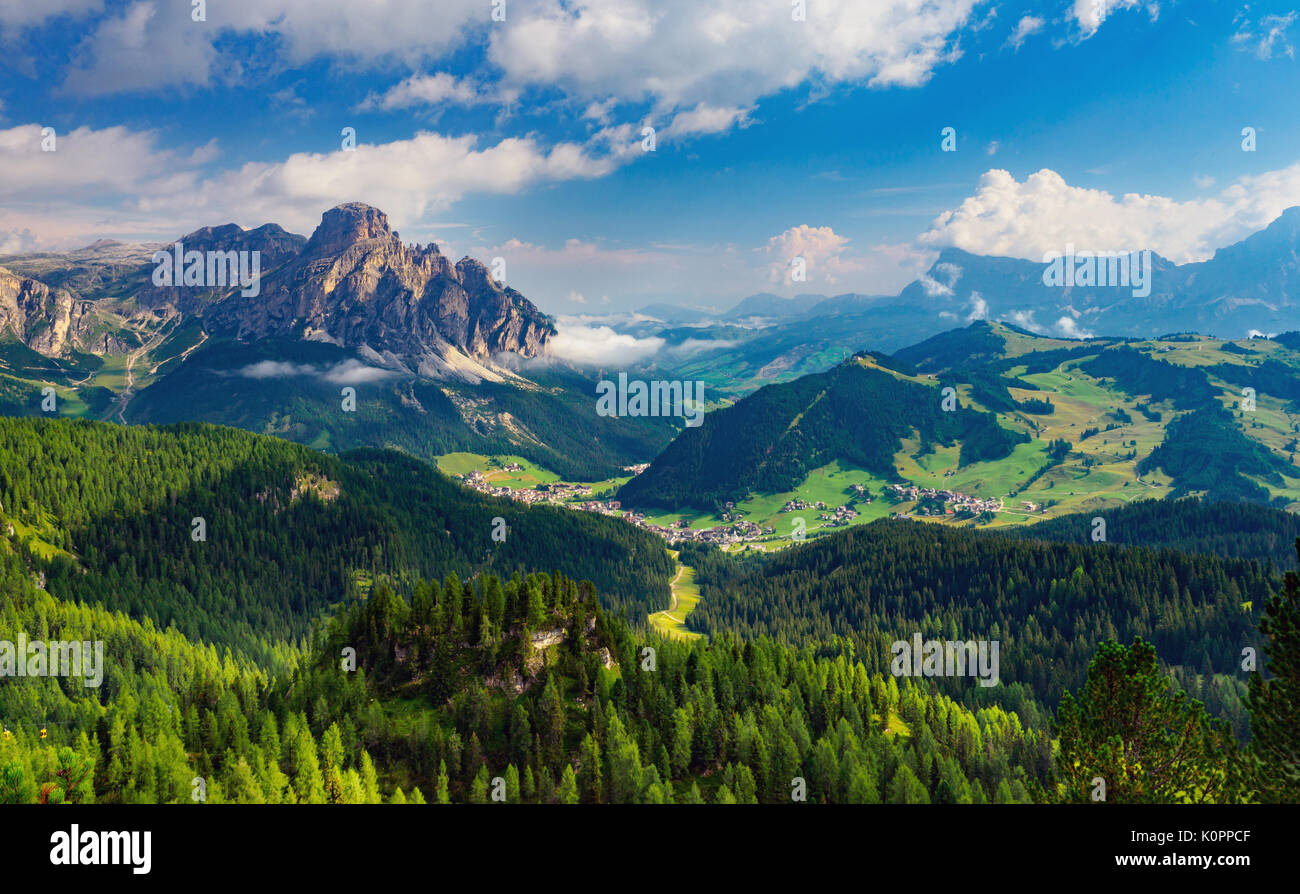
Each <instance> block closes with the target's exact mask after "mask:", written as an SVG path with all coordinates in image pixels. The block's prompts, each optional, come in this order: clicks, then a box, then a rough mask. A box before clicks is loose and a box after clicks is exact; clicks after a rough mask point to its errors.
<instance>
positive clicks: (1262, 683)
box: [1248, 540, 1300, 804]
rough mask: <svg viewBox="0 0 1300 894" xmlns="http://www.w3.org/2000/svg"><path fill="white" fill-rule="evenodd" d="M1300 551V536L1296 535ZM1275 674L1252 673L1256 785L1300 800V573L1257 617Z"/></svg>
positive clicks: (1265, 793) (1269, 795)
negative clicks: (1265, 675) (1258, 617)
mask: <svg viewBox="0 0 1300 894" xmlns="http://www.w3.org/2000/svg"><path fill="white" fill-rule="evenodd" d="M1296 553H1297V554H1298V555H1300V540H1297V541H1296ZM1259 630H1260V633H1262V634H1264V635H1265V636H1266V637H1268V643H1267V645H1265V647H1264V651H1265V652H1266V654H1267V655H1268V662H1267V665H1266V666H1267V669H1268V672H1269V673H1270V674H1271V675H1272V678H1271V679H1269V680H1265V679H1264V678H1263V675H1262V674H1258V673H1256V674H1254V675H1252V676H1251V678H1250V699H1249V705H1248V706H1249V708H1250V732H1251V746H1250V747H1251V756H1252V758H1253V763H1254V769H1255V777H1256V779H1255V785H1256V788H1257V789H1258V791H1259V794H1260V797H1261V799H1262V800H1264V801H1268V802H1285V803H1290V804H1294V803H1297V802H1300V574H1298V573H1296V572H1294V571H1289V572H1287V575H1286V581H1285V585H1284V587H1283V589H1282V592H1281V593H1279V594H1277V595H1275V596H1273V597H1272V598H1271V599H1269V601H1268V603H1267V604H1266V606H1265V609H1264V616H1263V617H1262V618H1260V621H1259Z"/></svg>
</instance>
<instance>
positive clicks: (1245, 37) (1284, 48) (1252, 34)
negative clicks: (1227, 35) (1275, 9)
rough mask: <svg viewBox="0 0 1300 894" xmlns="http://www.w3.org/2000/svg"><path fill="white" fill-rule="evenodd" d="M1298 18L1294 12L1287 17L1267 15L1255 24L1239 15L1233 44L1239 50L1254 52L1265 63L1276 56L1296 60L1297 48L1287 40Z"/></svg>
mask: <svg viewBox="0 0 1300 894" xmlns="http://www.w3.org/2000/svg"><path fill="white" fill-rule="evenodd" d="M1296 18H1297V14H1296V13H1295V12H1294V11H1292V12H1289V13H1287V14H1286V15H1266V16H1264V17H1262V18H1261V19H1260V20H1259V22H1258V23H1253V22H1251V21H1250V20H1249V19H1246V18H1244V17H1243V15H1242V14H1239V15H1238V19H1237V21H1236V23H1235V24H1236V25H1237V32H1236V33H1235V34H1233V35H1232V42H1233V43H1234V44H1236V45H1237V47H1238V48H1239V49H1242V50H1248V51H1252V52H1254V54H1255V57H1256V58H1257V59H1260V60H1262V61H1264V62H1267V61H1268V60H1270V59H1272V58H1273V56H1274V54H1277V55H1282V56H1286V57H1287V58H1288V59H1294V58H1295V47H1294V46H1292V45H1291V43H1290V41H1288V40H1287V32H1288V31H1290V29H1291V25H1292V24H1294V22H1295V20H1296Z"/></svg>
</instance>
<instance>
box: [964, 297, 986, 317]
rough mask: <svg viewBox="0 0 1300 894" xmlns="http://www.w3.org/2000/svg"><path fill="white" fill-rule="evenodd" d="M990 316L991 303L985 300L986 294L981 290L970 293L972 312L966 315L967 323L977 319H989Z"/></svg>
mask: <svg viewBox="0 0 1300 894" xmlns="http://www.w3.org/2000/svg"><path fill="white" fill-rule="evenodd" d="M988 317H989V303H988V302H987V301H985V300H984V296H983V295H981V294H980V293H979V292H971V293H970V313H968V314H967V315H966V322H967V323H974V322H975V321H976V320H987V319H988Z"/></svg>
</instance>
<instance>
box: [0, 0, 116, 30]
mask: <svg viewBox="0 0 1300 894" xmlns="http://www.w3.org/2000/svg"><path fill="white" fill-rule="evenodd" d="M103 7H104V0H0V25H2V26H5V27H12V28H31V27H34V26H37V25H42V24H44V23H45V22H46V21H48V20H50V19H53V18H57V17H58V16H63V15H67V16H74V17H79V16H84V15H86V14H87V13H92V12H99V11H100V10H101V9H103Z"/></svg>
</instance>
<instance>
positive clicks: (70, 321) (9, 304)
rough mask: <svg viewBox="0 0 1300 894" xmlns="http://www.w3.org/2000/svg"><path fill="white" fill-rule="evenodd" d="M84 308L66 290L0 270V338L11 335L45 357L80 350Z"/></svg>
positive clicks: (83, 332) (83, 305) (84, 304)
mask: <svg viewBox="0 0 1300 894" xmlns="http://www.w3.org/2000/svg"><path fill="white" fill-rule="evenodd" d="M87 310H88V308H87V307H86V302H82V301H78V300H77V299H76V297H75V296H74V295H73V294H72V293H71V292H69V291H67V290H66V289H51V288H50V287H49V286H47V285H45V284H44V283H42V282H38V281H36V280H34V279H30V278H28V277H25V276H18V275H16V274H14V273H11V272H10V271H9V270H7V269H5V268H4V267H0V335H2V334H12V335H14V336H15V337H17V338H18V339H19V340H20V341H22V342H23V343H24V344H26V345H27V347H29V348H31V349H32V350H33V351H36V352H37V353H39V354H44V355H45V356H46V357H57V356H59V355H60V354H62V353H64V352H65V351H66V350H68V349H70V348H73V347H78V348H79V347H81V338H82V336H83V335H85V334H86V333H85V331H84V328H85V327H84V326H83V317H84V316H85V313H86V311H87Z"/></svg>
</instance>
